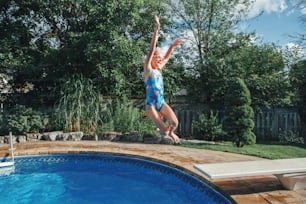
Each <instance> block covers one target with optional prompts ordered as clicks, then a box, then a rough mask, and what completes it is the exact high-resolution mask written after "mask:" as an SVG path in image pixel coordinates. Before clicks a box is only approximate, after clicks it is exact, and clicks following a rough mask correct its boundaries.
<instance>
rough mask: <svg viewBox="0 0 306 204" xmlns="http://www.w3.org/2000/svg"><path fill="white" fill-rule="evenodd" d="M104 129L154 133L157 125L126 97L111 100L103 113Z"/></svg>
mask: <svg viewBox="0 0 306 204" xmlns="http://www.w3.org/2000/svg"><path fill="white" fill-rule="evenodd" d="M102 121H103V128H102V131H117V132H123V133H127V132H138V133H140V134H144V133H152V132H154V131H155V126H154V124H153V122H152V121H151V120H150V119H144V118H143V115H142V114H141V112H140V110H139V109H138V108H136V107H134V106H133V105H132V104H131V103H129V101H128V99H127V98H126V97H123V98H122V99H121V100H117V101H116V102H115V103H112V102H110V103H109V104H108V107H107V109H106V111H105V113H104V114H103V119H102Z"/></svg>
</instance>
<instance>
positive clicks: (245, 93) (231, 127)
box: [222, 78, 256, 147]
mask: <svg viewBox="0 0 306 204" xmlns="http://www.w3.org/2000/svg"><path fill="white" fill-rule="evenodd" d="M224 114H225V118H224V120H223V124H222V125H223V130H224V131H225V132H226V134H227V136H228V137H229V139H231V140H232V141H233V143H234V144H235V145H236V146H237V147H243V146H244V145H246V144H254V143H255V142H256V136H255V134H254V133H253V132H252V130H253V128H254V121H253V120H254V111H253V109H252V107H251V95H250V91H249V90H248V88H247V86H246V85H245V83H244V81H243V80H242V79H240V78H233V79H232V80H231V83H230V84H229V87H228V90H227V93H226V95H225V111H224Z"/></svg>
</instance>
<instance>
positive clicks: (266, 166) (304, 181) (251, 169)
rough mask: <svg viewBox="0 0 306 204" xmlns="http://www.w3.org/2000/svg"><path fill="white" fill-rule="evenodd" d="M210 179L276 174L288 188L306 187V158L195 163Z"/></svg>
mask: <svg viewBox="0 0 306 204" xmlns="http://www.w3.org/2000/svg"><path fill="white" fill-rule="evenodd" d="M194 167H195V168H196V169H197V170H199V171H200V172H201V173H203V174H204V175H205V176H206V177H208V178H210V179H221V178H233V177H245V176H260V175H275V176H276V177H277V178H278V179H279V180H280V182H281V183H282V184H283V185H284V187H286V188H287V189H291V190H297V189H306V158H293V159H276V160H256V161H241V162H225V163H214V164H195V165H194Z"/></svg>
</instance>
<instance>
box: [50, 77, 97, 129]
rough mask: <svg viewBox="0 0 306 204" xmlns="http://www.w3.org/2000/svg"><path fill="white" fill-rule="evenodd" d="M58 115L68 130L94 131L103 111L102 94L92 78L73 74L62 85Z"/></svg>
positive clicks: (56, 108) (57, 108)
mask: <svg viewBox="0 0 306 204" xmlns="http://www.w3.org/2000/svg"><path fill="white" fill-rule="evenodd" d="M61 93H62V94H61V97H60V99H59V102H58V103H57V104H56V107H55V110H56V116H57V119H58V122H59V124H61V125H62V126H63V128H64V129H65V130H66V131H80V130H81V131H84V132H94V131H95V130H96V128H97V126H98V125H99V123H100V122H101V121H100V117H101V116H100V114H101V112H102V108H103V107H102V96H101V95H100V94H99V92H98V91H97V90H96V89H95V87H94V86H93V84H92V81H91V80H90V79H86V78H85V77H83V76H82V75H80V74H79V75H73V76H72V77H71V78H70V79H69V80H68V81H66V83H65V84H64V86H63V87H62V92H61Z"/></svg>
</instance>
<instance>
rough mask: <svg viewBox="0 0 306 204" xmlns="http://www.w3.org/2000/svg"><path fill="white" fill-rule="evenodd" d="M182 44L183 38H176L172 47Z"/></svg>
mask: <svg viewBox="0 0 306 204" xmlns="http://www.w3.org/2000/svg"><path fill="white" fill-rule="evenodd" d="M181 42H182V39H181V38H176V39H175V40H174V41H173V43H172V45H173V46H177V45H179V44H181Z"/></svg>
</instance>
